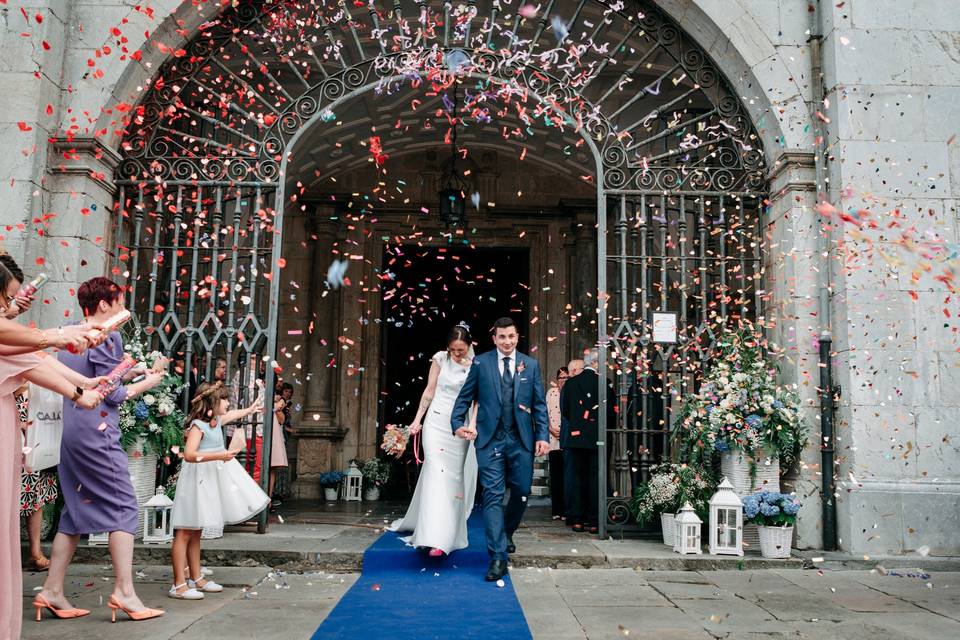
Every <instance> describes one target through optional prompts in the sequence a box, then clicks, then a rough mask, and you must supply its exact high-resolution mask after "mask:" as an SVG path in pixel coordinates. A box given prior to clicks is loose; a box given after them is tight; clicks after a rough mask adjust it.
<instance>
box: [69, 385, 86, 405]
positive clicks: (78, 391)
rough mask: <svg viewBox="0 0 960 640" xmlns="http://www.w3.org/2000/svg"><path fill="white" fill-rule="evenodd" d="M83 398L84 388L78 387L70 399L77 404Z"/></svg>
mask: <svg viewBox="0 0 960 640" xmlns="http://www.w3.org/2000/svg"><path fill="white" fill-rule="evenodd" d="M82 397H83V388H82V387H77V388H75V389H74V390H73V397H72V398H70V399H71V400H73V401H74V402H76V401H77V400H79V399H80V398H82Z"/></svg>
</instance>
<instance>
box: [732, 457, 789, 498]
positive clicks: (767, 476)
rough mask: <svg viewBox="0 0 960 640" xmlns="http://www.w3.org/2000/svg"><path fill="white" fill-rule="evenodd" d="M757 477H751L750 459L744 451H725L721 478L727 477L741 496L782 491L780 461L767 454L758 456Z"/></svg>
mask: <svg viewBox="0 0 960 640" xmlns="http://www.w3.org/2000/svg"><path fill="white" fill-rule="evenodd" d="M756 465H757V475H756V477H754V478H751V477H750V457H749V456H747V455H746V454H745V453H743V452H742V451H724V452H723V455H721V456H720V477H721V478H722V477H724V476H725V477H726V478H727V480H729V481H730V484H732V485H733V490H734V492H735V493H736V494H737V495H738V496H740V497H741V498H742V497H743V496H746V495H749V494H751V493H753V492H755V491H761V490H764V489H765V490H767V491H777V492H779V491H780V460H779V459H778V458H776V457H773V456H768V455H767V454H766V453H758V455H757V461H756Z"/></svg>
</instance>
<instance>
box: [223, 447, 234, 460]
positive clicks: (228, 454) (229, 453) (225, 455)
mask: <svg viewBox="0 0 960 640" xmlns="http://www.w3.org/2000/svg"><path fill="white" fill-rule="evenodd" d="M236 457H237V452H236V451H230V450H229V449H227V450H226V451H224V452H223V461H224V462H230V461H231V460H233V459H234V458H236Z"/></svg>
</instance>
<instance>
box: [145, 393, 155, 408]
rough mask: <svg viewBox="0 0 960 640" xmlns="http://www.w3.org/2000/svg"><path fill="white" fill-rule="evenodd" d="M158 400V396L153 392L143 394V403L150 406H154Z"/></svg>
mask: <svg viewBox="0 0 960 640" xmlns="http://www.w3.org/2000/svg"><path fill="white" fill-rule="evenodd" d="M156 401H157V398H156V397H155V396H154V395H153V394H152V393H148V394H147V395H145V396H143V403H144V404H145V405H147V406H148V407H152V406H153V405H154V403H155V402H156Z"/></svg>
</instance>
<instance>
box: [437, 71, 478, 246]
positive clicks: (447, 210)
mask: <svg viewBox="0 0 960 640" xmlns="http://www.w3.org/2000/svg"><path fill="white" fill-rule="evenodd" d="M457 88H458V87H457V83H456V82H454V83H453V102H452V105H451V106H450V112H451V114H452V116H453V126H452V127H451V136H450V138H451V144H450V164H449V165H447V166H446V167H444V168H443V171H442V173H441V175H440V191H438V192H437V197H438V198H439V200H440V222H442V223H443V225H444V226H445V227H447V228H448V229H456V228H462V227H466V226H467V191H468V189H469V188H470V187H469V185H468V184H467V182H466V181H465V180H464V179H463V178H462V177H461V175H460V172H459V171H458V170H457V154H458V153H459V151H460V148H459V147H458V146H457V123H458V122H459V118H458V117H457ZM444 99H446V98H444Z"/></svg>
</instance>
